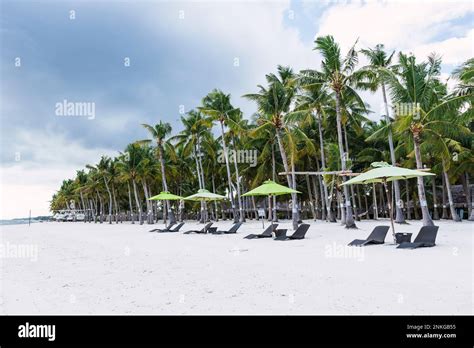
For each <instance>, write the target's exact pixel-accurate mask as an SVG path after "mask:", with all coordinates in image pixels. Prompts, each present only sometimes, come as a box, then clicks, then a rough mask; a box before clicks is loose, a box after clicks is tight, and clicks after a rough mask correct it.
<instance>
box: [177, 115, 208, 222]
mask: <svg viewBox="0 0 474 348" xmlns="http://www.w3.org/2000/svg"><path fill="white" fill-rule="evenodd" d="M181 121H182V123H183V125H184V129H183V130H182V131H181V132H180V133H179V134H177V135H175V136H174V137H172V138H171V140H172V141H175V142H176V146H182V147H183V154H184V155H185V156H189V155H192V157H193V158H194V161H195V165H196V174H197V178H198V183H199V188H200V189H205V188H206V182H205V177H204V170H203V166H202V157H203V154H202V151H201V150H202V146H203V141H204V143H205V140H206V139H207V138H209V137H211V135H210V132H209V129H210V128H211V126H212V120H210V119H208V118H205V117H203V115H202V113H201V112H199V111H195V110H191V111H189V112H188V113H187V115H186V116H185V117H181ZM201 212H202V213H203V214H201V222H205V220H206V216H207V208H206V204H204V203H203V202H201Z"/></svg>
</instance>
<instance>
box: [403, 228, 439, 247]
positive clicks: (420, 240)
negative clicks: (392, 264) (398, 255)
mask: <svg viewBox="0 0 474 348" xmlns="http://www.w3.org/2000/svg"><path fill="white" fill-rule="evenodd" d="M438 228H439V226H423V227H422V228H421V230H420V232H418V235H417V236H416V238H415V240H414V241H413V243H410V242H403V243H401V244H400V245H399V246H397V249H416V248H421V247H433V246H435V245H436V244H435V241H436V235H437V234H438Z"/></svg>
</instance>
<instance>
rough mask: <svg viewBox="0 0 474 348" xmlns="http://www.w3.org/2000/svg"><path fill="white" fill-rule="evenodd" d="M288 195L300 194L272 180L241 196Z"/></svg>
mask: <svg viewBox="0 0 474 348" xmlns="http://www.w3.org/2000/svg"><path fill="white" fill-rule="evenodd" d="M290 193H301V192H299V191H296V190H293V189H291V188H289V187H286V186H283V185H280V184H277V183H276V182H274V181H272V180H267V181H265V182H264V183H263V184H262V185H260V186H258V187H256V188H254V189H253V190H251V191H249V192H247V193H244V194H243V195H242V196H243V197H247V196H269V195H272V196H279V195H286V194H290Z"/></svg>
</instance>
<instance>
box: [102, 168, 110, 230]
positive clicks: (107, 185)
mask: <svg viewBox="0 0 474 348" xmlns="http://www.w3.org/2000/svg"><path fill="white" fill-rule="evenodd" d="M103 178H104V183H105V188H106V189H107V193H108V194H109V217H108V220H109V224H111V223H112V193H111V192H110V188H109V184H108V183H107V180H106V179H105V176H103Z"/></svg>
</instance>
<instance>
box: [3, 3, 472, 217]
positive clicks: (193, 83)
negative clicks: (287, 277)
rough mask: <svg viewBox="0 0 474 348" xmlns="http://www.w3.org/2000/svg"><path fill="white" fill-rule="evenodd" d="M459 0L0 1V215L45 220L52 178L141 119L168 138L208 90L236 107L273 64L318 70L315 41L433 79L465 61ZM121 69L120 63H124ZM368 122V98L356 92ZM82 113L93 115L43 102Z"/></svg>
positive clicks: (249, 108) (465, 29) (465, 32)
mask: <svg viewBox="0 0 474 348" xmlns="http://www.w3.org/2000/svg"><path fill="white" fill-rule="evenodd" d="M473 12H474V11H473V5H472V2H471V1H232V2H230V1H219V2H218V1H182V2H168V1H100V2H99V1H91V0H88V1H59V0H57V1H55V0H49V1H41V0H40V1H36V0H35V1H29V0H26V1H25V0H23V1H22V0H2V1H1V11H0V13H1V70H0V71H1V90H0V95H1V103H0V113H1V124H0V126H1V146H0V158H1V168H0V170H1V206H0V218H1V219H5V218H13V217H24V216H27V215H28V210H29V209H31V210H32V215H33V216H36V215H42V214H47V213H48V204H49V203H48V201H49V200H50V198H51V195H52V194H53V193H54V192H55V190H56V189H57V188H58V186H59V185H60V183H61V181H62V180H63V179H64V178H68V177H73V176H74V174H75V170H76V169H80V168H82V167H83V166H84V165H85V164H87V163H94V162H96V161H97V160H98V159H99V158H100V156H101V155H103V154H107V155H115V154H116V153H117V151H119V150H123V148H124V147H125V146H126V144H127V143H129V142H132V141H134V140H137V139H143V138H145V137H146V132H145V130H144V129H143V128H142V127H141V126H140V124H141V123H155V122H157V121H158V120H164V121H167V122H170V123H171V124H172V125H173V129H174V131H179V130H180V125H179V117H180V109H181V110H182V109H184V110H185V111H188V110H190V109H192V108H194V107H195V106H197V105H198V104H199V103H200V100H201V98H202V97H203V96H204V95H206V94H207V93H208V92H209V91H210V90H211V89H213V88H215V87H217V88H220V89H222V90H223V91H225V92H227V93H231V95H232V101H233V103H234V105H235V106H239V107H241V108H242V109H243V111H244V112H245V114H246V116H247V117H248V116H250V115H251V114H252V113H253V112H254V111H255V108H254V105H252V104H251V103H250V102H248V101H246V100H244V99H242V98H241V96H242V95H243V94H244V93H248V92H252V91H256V85H257V84H259V83H264V76H265V74H266V73H269V72H272V71H275V69H276V66H277V65H278V64H283V65H290V66H292V67H293V68H294V69H295V70H300V69H303V68H318V67H319V65H320V56H319V55H318V54H317V53H316V52H315V51H313V50H312V49H313V47H314V44H313V41H314V38H315V36H319V35H326V34H332V35H333V36H334V37H335V38H336V40H337V41H338V42H340V44H341V45H342V47H343V48H347V47H349V46H350V45H352V43H353V42H354V41H355V40H356V39H357V38H359V47H367V46H373V45H375V44H378V43H384V44H385V46H386V48H387V49H390V50H392V49H397V50H403V51H405V52H413V53H414V54H416V55H417V56H418V57H419V58H420V59H423V58H425V57H426V55H428V54H429V53H431V52H437V53H439V54H440V55H442V56H443V62H444V64H443V75H444V76H445V77H448V76H449V73H450V72H451V71H452V69H453V68H454V67H455V66H456V65H458V64H459V63H461V62H462V61H464V60H466V59H467V58H469V57H472V56H473V39H474V38H473V36H474V30H473ZM128 63H129V64H128ZM365 97H366V100H367V101H368V102H369V103H370V104H371V106H372V109H373V110H374V113H373V114H372V115H371V118H373V119H377V118H378V117H379V116H378V110H380V105H379V99H380V98H379V96H378V95H369V94H366V95H365ZM64 100H67V101H69V102H90V103H95V115H94V117H67V116H58V115H57V114H56V104H57V103H60V102H62V101H64Z"/></svg>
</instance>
